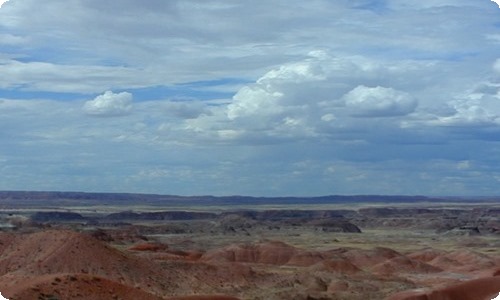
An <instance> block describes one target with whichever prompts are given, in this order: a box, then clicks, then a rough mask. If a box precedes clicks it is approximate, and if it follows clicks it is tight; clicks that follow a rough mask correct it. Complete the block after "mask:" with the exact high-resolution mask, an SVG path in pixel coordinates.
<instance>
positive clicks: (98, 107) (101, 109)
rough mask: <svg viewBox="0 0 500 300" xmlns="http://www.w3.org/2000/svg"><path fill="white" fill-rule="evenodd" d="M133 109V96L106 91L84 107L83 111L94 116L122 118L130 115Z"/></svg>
mask: <svg viewBox="0 0 500 300" xmlns="http://www.w3.org/2000/svg"><path fill="white" fill-rule="evenodd" d="M131 109H132V94H130V93H127V92H121V93H113V92H111V91H106V92H105V93H104V94H102V95H99V96H97V97H96V98H95V99H94V100H89V101H87V102H85V104H84V105H83V111H84V112H85V113H86V114H88V115H93V116H120V115H125V114H128V113H130V110H131Z"/></svg>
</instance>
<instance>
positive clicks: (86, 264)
mask: <svg viewBox="0 0 500 300" xmlns="http://www.w3.org/2000/svg"><path fill="white" fill-rule="evenodd" d="M2 238H3V239H8V240H9V241H10V244H9V245H8V246H6V247H5V243H4V245H3V246H4V247H3V249H1V248H0V250H3V251H1V252H0V275H3V274H11V275H18V276H23V275H26V276H31V277H36V276H40V275H46V274H57V273H85V274H92V275H94V276H99V277H103V278H107V279H109V280H111V281H115V282H119V283H122V284H126V285H129V286H141V287H146V288H148V290H149V291H151V292H155V293H164V292H167V293H177V292H178V291H183V292H184V293H185V292H186V291H191V290H192V287H193V286H199V285H201V286H203V285H204V283H203V282H201V281H200V280H197V279H195V278H192V277H190V276H188V275H187V274H186V273H180V272H169V271H167V270H164V269H163V268H162V267H161V266H160V265H159V264H155V263H154V262H152V261H149V260H146V259H142V258H140V257H135V256H133V255H127V254H125V253H122V252H120V251H118V250H117V249H114V248H112V247H110V246H107V245H105V244H103V243H102V242H101V241H99V240H96V239H95V238H93V237H90V236H88V235H84V234H80V233H76V232H72V231H67V230H49V231H42V232H38V233H33V234H20V235H16V236H15V237H14V238H12V237H11V236H3V235H2V236H1V238H0V242H1V241H2ZM0 288H1V287H0Z"/></svg>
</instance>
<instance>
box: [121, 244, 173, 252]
mask: <svg viewBox="0 0 500 300" xmlns="http://www.w3.org/2000/svg"><path fill="white" fill-rule="evenodd" d="M166 249H168V246H167V245H164V244H158V243H140V244H135V245H133V246H132V247H129V248H128V250H132V251H153V252H156V251H163V250H166Z"/></svg>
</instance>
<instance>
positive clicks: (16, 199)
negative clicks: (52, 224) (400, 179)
mask: <svg viewBox="0 0 500 300" xmlns="http://www.w3.org/2000/svg"><path fill="white" fill-rule="evenodd" d="M498 199H499V198H493V197H490V198H477V197H475V198H472V197H471V198H465V197H426V196H405V195H327V196H317V197H252V196H238V195H235V196H209V195H203V196H179V195H160V194H139V193H89V192H58V191H0V201H1V203H0V204H10V205H19V206H23V205H29V204H33V201H44V204H46V205H93V204H108V203H109V204H114V205H118V204H124V205H126V204H133V203H141V204H147V205H166V204H168V205H174V206H175V205H182V206H185V205H222V206H225V205H228V206H230V205H265V204H332V203H414V202H465V203H466V202H470V201H475V200H480V201H482V202H494V201H498Z"/></svg>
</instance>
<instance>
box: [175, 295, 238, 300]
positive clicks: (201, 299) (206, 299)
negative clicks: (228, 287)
mask: <svg viewBox="0 0 500 300" xmlns="http://www.w3.org/2000/svg"><path fill="white" fill-rule="evenodd" d="M166 300H240V299H239V298H235V297H231V296H217V295H214V296H199V295H198V296H184V297H173V298H167V299H166Z"/></svg>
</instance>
